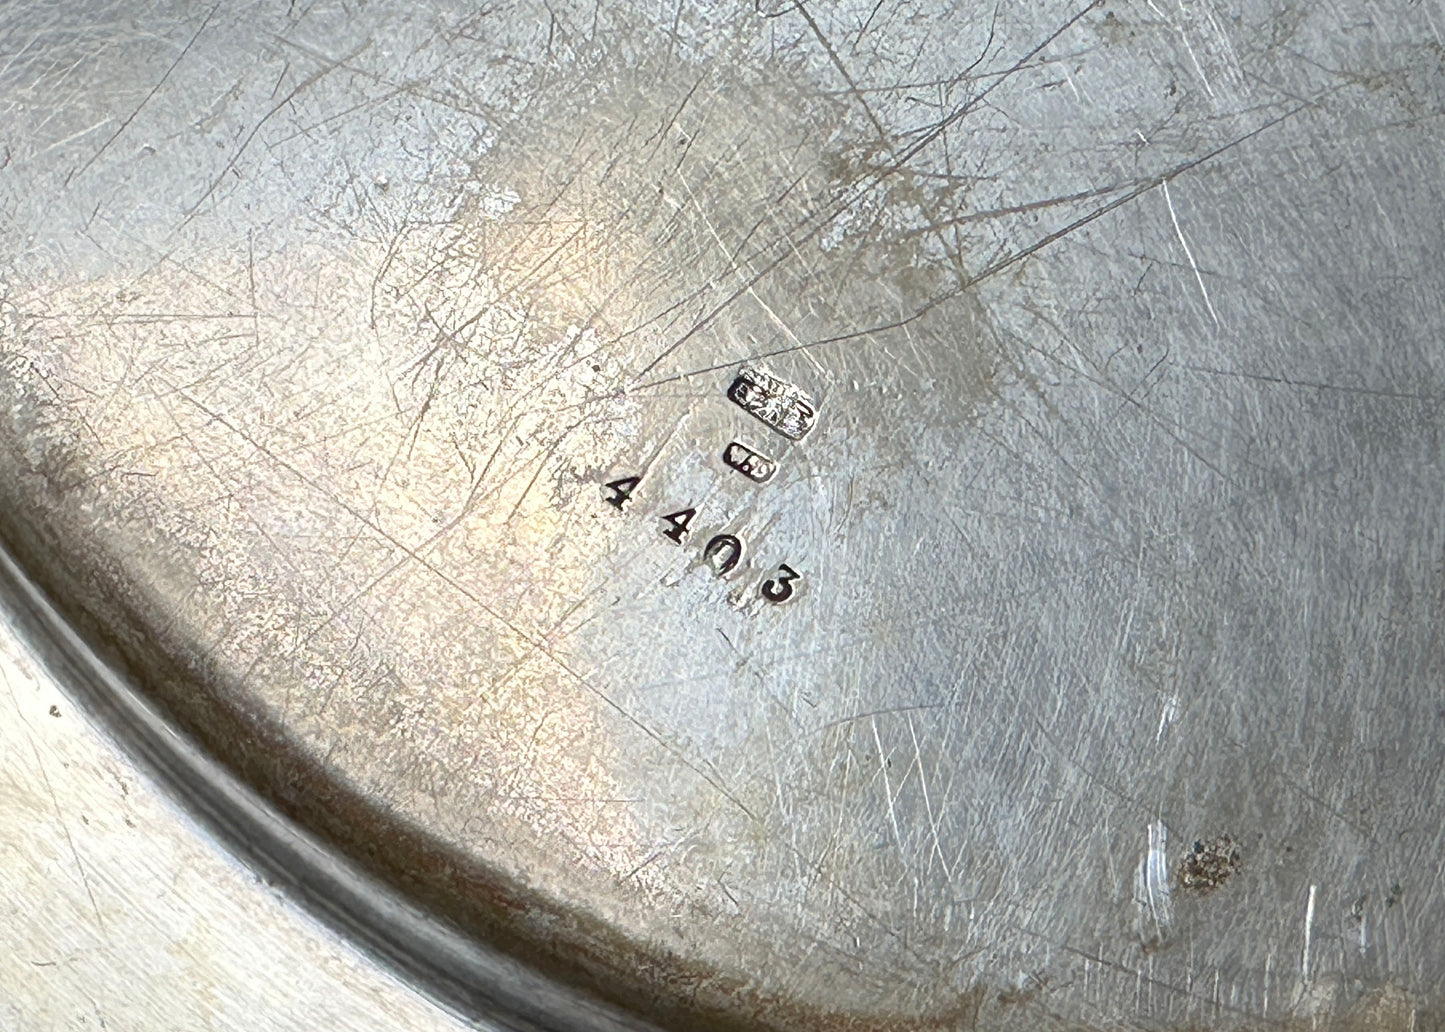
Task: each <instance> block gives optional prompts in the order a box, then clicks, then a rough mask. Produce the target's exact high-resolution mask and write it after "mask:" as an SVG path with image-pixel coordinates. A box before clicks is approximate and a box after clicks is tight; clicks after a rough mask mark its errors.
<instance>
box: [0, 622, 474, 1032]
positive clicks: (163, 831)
mask: <svg viewBox="0 0 1445 1032" xmlns="http://www.w3.org/2000/svg"><path fill="white" fill-rule="evenodd" d="M15 632H16V629H15V628H14V627H12V626H10V625H9V623H8V622H0V785H3V786H4V789H3V791H0V830H3V834H0V930H3V936H0V938H3V941H4V943H5V946H4V949H0V1029H4V1030H5V1032H62V1030H64V1032H71V1030H75V1032H82V1030H95V1029H100V1030H102V1032H104V1030H109V1032H132V1030H148V1032H192V1030H202V1029H204V1030H207V1032H213V1030H214V1032H220V1030H227V1032H231V1030H235V1032H262V1030H265V1032H281V1030H288V1029H297V1030H300V1029H312V1028H316V1027H318V1026H319V1027H324V1028H328V1029H336V1030H337V1032H395V1030H396V1029H408V1030H415V1032H448V1030H451V1032H455V1030H456V1029H457V1028H459V1027H461V1026H460V1025H459V1024H458V1022H457V1021H456V1020H455V1019H454V1018H452V1017H451V1016H449V1015H447V1014H445V1013H443V1012H442V1011H441V1010H439V1009H437V1008H436V1007H434V1006H432V1005H430V1004H429V1003H428V1002H427V1001H425V1000H423V999H422V998H421V997H420V996H418V995H417V994H416V993H414V992H410V991H408V990H407V988H406V987H405V986H402V985H399V984H398V983H397V981H396V980H395V979H394V978H392V977H390V976H389V974H388V972H386V971H385V970H382V969H380V968H379V967H378V966H377V965H374V964H370V963H368V961H367V959H366V958H365V957H363V956H360V955H358V954H357V952H356V951H354V950H352V949H350V948H348V946H347V944H346V943H344V942H340V941H338V940H337V939H336V937H335V936H331V935H328V934H327V933H326V930H325V929H324V928H322V927H320V926H318V925H317V924H316V923H315V922H313V921H310V920H308V919H307V918H306V917H305V915H303V914H300V913H298V912H297V911H296V909H295V908H294V907H291V906H289V905H288V904H287V903H286V902H285V901H284V900H283V899H281V898H279V896H280V894H279V893H278V892H277V891H276V890H275V888H273V887H272V886H261V885H258V884H257V881H256V879H255V877H254V876H253V874H252V872H250V871H248V870H245V869H244V868H242V867H240V866H239V865H238V864H236V863H234V862H232V861H230V859H229V858H228V857H226V856H224V855H222V854H220V853H219V851H218V850H217V849H216V848H215V846H214V844H213V843H211V842H209V841H207V840H206V839H205V838H204V837H203V834H202V833H201V831H200V829H199V828H198V827H197V826H196V824H195V823H194V822H192V821H189V820H187V819H185V818H184V817H183V816H182V815H181V814H179V813H178V812H177V811H176V809H175V807H174V806H173V805H171V804H170V801H169V800H167V799H166V798H165V797H163V796H160V795H159V794H158V793H156V792H155V791H153V790H152V788H151V786H149V785H147V784H146V779H145V778H143V777H138V776H137V772H136V768H135V766H134V764H133V763H131V762H130V761H129V760H128V759H127V757H126V756H125V755H124V754H123V753H121V752H120V751H119V750H117V749H115V748H114V746H113V745H111V744H108V743H106V742H105V741H104V739H103V738H102V737H101V736H99V735H97V734H96V733H95V731H94V730H93V729H91V728H90V727H88V726H87V724H86V722H85V720H84V718H83V717H82V716H81V714H79V713H78V712H77V711H76V710H75V708H74V707H73V706H72V705H71V701H70V699H69V698H68V697H67V696H66V695H65V694H64V693H63V691H62V688H61V686H60V685H59V684H57V683H56V681H55V680H54V679H53V678H51V677H49V676H48V675H47V674H46V672H45V670H44V669H43V668H41V666H40V665H39V664H38V663H37V662H36V661H35V657H34V656H33V655H32V654H30V651H29V649H28V648H27V647H26V645H25V644H24V641H23V639H22V638H20V637H19V636H17V634H16V633H15ZM278 985H285V986H286V991H285V992H284V993H278V992H277V991H276V986H278Z"/></svg>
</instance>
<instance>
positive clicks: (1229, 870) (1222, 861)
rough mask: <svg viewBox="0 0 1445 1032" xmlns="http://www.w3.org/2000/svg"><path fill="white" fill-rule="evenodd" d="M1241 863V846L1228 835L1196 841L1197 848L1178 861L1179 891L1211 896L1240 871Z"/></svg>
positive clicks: (1195, 846)
mask: <svg viewBox="0 0 1445 1032" xmlns="http://www.w3.org/2000/svg"><path fill="white" fill-rule="evenodd" d="M1241 861H1242V857H1241V855H1240V851H1239V844H1238V843H1237V842H1235V841H1234V839H1232V838H1230V837H1229V836H1228V835H1221V836H1219V837H1218V838H1213V839H1209V840H1208V841H1205V840H1196V841H1195V843H1194V847H1193V848H1192V849H1191V850H1190V851H1189V852H1188V853H1185V854H1184V857H1183V858H1182V859H1181V860H1180V861H1179V868H1178V878H1179V887H1180V888H1181V889H1191V890H1193V891H1195V892H1212V891H1214V890H1215V889H1217V888H1219V886H1221V885H1223V884H1224V883H1225V882H1226V881H1228V880H1229V878H1230V877H1231V876H1232V875H1233V874H1234V872H1235V871H1237V870H1239V865H1240V863H1241Z"/></svg>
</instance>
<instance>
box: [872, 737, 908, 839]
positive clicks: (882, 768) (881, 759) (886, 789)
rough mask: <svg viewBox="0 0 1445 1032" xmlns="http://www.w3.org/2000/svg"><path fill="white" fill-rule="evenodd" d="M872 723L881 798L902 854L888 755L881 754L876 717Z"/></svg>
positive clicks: (881, 741) (880, 740)
mask: <svg viewBox="0 0 1445 1032" xmlns="http://www.w3.org/2000/svg"><path fill="white" fill-rule="evenodd" d="M872 724H873V744H874V745H875V746H876V747H877V749H878V770H879V772H880V773H881V774H882V775H883V798H885V799H886V800H888V822H889V823H890V824H892V825H893V841H894V842H895V843H897V845H898V855H899V856H902V855H903V835H902V833H901V832H900V831H899V830H898V814H897V812H895V811H894V809H893V788H892V787H891V786H890V785H889V784H888V757H887V756H885V755H884V754H883V739H882V738H880V737H879V736H878V719H877V718H876V717H875V718H874V719H873V721H872Z"/></svg>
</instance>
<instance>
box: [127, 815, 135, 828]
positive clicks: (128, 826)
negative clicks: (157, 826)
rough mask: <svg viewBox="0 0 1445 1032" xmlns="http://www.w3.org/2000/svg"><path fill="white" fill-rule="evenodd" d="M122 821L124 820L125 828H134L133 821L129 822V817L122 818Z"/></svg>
mask: <svg viewBox="0 0 1445 1032" xmlns="http://www.w3.org/2000/svg"><path fill="white" fill-rule="evenodd" d="M124 820H125V826H126V827H127V828H134V827H135V821H133V820H131V819H130V818H129V817H126V818H124Z"/></svg>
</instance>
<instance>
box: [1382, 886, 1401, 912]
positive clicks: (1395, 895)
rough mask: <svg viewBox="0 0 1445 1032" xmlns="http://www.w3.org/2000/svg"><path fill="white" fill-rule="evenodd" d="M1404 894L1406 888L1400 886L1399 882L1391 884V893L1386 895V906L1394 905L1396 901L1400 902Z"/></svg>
mask: <svg viewBox="0 0 1445 1032" xmlns="http://www.w3.org/2000/svg"><path fill="white" fill-rule="evenodd" d="M1404 894H1405V890H1404V889H1402V888H1401V887H1400V883H1399V882H1396V883H1395V884H1393V885H1391V886H1390V894H1389V895H1388V896H1386V897H1385V906H1387V907H1393V906H1394V905H1395V904H1396V903H1398V902H1400V897H1401V896H1403V895H1404Z"/></svg>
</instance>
